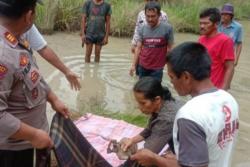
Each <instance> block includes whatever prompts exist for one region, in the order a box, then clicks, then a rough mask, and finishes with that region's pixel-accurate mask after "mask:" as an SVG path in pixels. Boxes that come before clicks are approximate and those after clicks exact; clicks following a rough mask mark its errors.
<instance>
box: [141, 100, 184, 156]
mask: <svg viewBox="0 0 250 167" xmlns="http://www.w3.org/2000/svg"><path fill="white" fill-rule="evenodd" d="M180 107H181V104H180V103H179V102H178V101H172V100H171V101H165V102H164V103H163V105H162V107H161V109H160V111H159V112H158V113H153V114H152V116H151V117H150V119H149V121H148V125H147V127H146V128H145V129H144V130H143V131H142V132H141V133H140V135H141V136H142V137H143V138H144V139H145V144H144V147H145V148H147V149H149V150H151V151H153V152H155V153H159V152H160V151H161V150H162V148H163V147H164V146H165V145H166V144H167V143H168V142H169V140H170V139H171V137H172V130H173V124H174V119H175V115H176V112H177V111H178V109H179V108H180Z"/></svg>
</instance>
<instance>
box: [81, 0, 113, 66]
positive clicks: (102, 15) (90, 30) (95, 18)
mask: <svg viewBox="0 0 250 167" xmlns="http://www.w3.org/2000/svg"><path fill="white" fill-rule="evenodd" d="M111 13H112V11H111V6H110V4H109V3H107V2H106V1H105V0H87V1H86V2H85V3H84V5H83V8H82V23H81V26H82V29H81V38H82V46H84V44H86V53H85V63H90V61H91V54H92V48H93V45H95V62H96V63H99V62H100V54H101V49H102V46H103V45H106V44H107V43H108V36H109V32H110V17H111Z"/></svg>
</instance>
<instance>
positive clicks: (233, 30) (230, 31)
mask: <svg viewBox="0 0 250 167" xmlns="http://www.w3.org/2000/svg"><path fill="white" fill-rule="evenodd" d="M218 31H219V32H223V33H225V34H226V35H228V36H230V37H231V38H232V39H233V41H234V45H237V44H239V43H241V42H242V33H243V31H242V26H241V24H240V23H238V22H236V21H234V20H233V21H232V22H231V24H229V25H228V26H227V27H224V26H223V25H222V24H221V23H220V24H219V26H218Z"/></svg>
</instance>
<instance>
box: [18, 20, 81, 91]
mask: <svg viewBox="0 0 250 167" xmlns="http://www.w3.org/2000/svg"><path fill="white" fill-rule="evenodd" d="M23 38H24V39H26V40H27V41H28V42H29V44H30V48H31V49H32V50H35V51H37V52H38V53H39V54H40V55H41V56H42V57H43V58H44V59H45V60H47V61H48V62H49V63H50V64H52V65H53V66H54V67H56V68H57V69H58V70H60V71H61V72H62V73H63V74H64V75H65V77H66V78H67V80H68V81H69V83H70V86H71V88H72V89H75V90H79V89H80V88H81V85H80V82H79V81H78V78H79V77H78V76H77V75H76V74H74V73H73V72H72V71H71V70H70V69H69V68H68V67H66V66H65V65H64V63H63V62H62V61H61V60H60V59H59V57H58V56H57V55H56V53H55V52H54V51H53V50H52V49H51V48H50V47H49V46H48V44H47V42H46V41H45V39H44V38H43V36H42V35H41V33H40V32H39V31H38V30H37V28H36V26H35V25H34V24H33V26H32V27H31V28H30V29H29V30H28V31H27V32H26V33H25V34H23Z"/></svg>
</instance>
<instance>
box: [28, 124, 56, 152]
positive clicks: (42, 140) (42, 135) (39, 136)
mask: <svg viewBox="0 0 250 167" xmlns="http://www.w3.org/2000/svg"><path fill="white" fill-rule="evenodd" d="M30 143H31V145H32V146H33V147H34V148H38V149H42V148H52V147H53V145H54V144H53V141H52V140H51V139H50V137H49V135H48V133H46V132H45V131H43V130H41V129H36V130H35V131H34V133H33V135H32V138H31V140H30Z"/></svg>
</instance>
